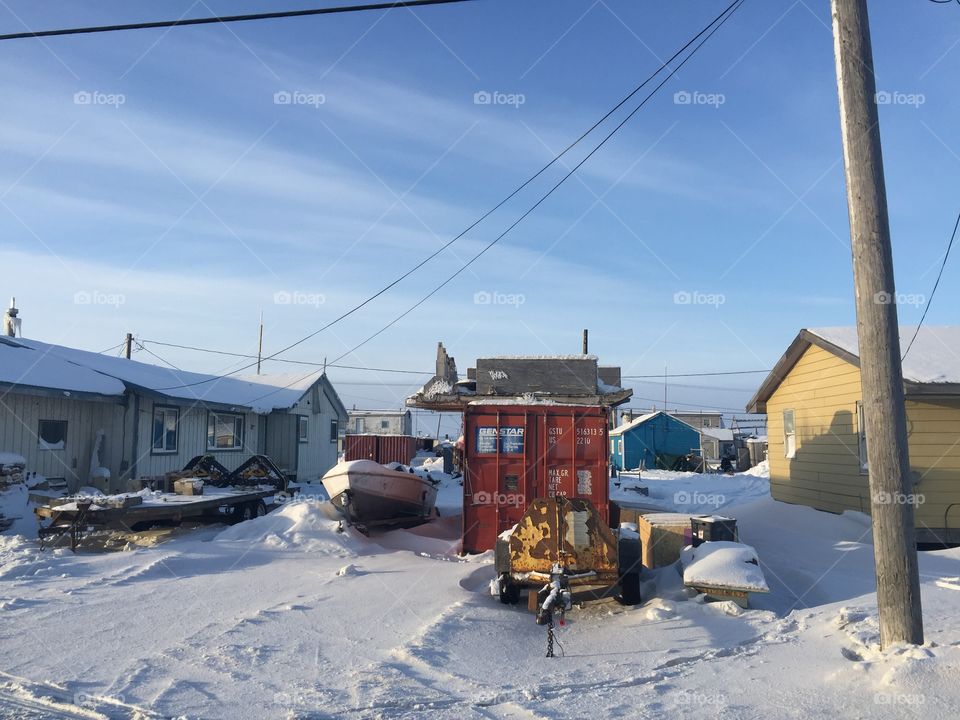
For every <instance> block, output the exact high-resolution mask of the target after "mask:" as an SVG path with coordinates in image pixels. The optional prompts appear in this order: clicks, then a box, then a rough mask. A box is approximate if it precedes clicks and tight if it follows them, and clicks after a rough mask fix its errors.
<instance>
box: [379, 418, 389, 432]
mask: <svg viewBox="0 0 960 720" xmlns="http://www.w3.org/2000/svg"><path fill="white" fill-rule="evenodd" d="M380 429H381V430H388V429H390V421H389V420H381V421H380Z"/></svg>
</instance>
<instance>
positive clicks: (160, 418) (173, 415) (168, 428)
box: [152, 406, 180, 453]
mask: <svg viewBox="0 0 960 720" xmlns="http://www.w3.org/2000/svg"><path fill="white" fill-rule="evenodd" d="M179 423H180V410H179V408H173V407H158V406H154V408H153V446H152V451H153V452H154V453H175V452H176V451H177V434H178V433H177V429H178V425H179Z"/></svg>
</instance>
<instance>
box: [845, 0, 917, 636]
mask: <svg viewBox="0 0 960 720" xmlns="http://www.w3.org/2000/svg"><path fill="white" fill-rule="evenodd" d="M831 4H832V10H833V36H834V50H835V53H836V63H837V85H838V87H839V91H840V126H841V130H842V134H843V157H844V164H845V167H846V179H847V205H848V209H849V213H850V241H851V247H852V250H853V276H854V283H855V285H856V306H857V334H858V336H859V338H860V376H861V386H862V393H863V409H864V413H865V427H866V436H867V460H868V463H869V473H870V496H871V503H870V507H871V516H872V518H873V549H874V556H875V560H876V570H877V605H878V608H879V612H880V644H881V646H882V647H889V646H890V645H891V644H894V643H900V642H905V643H913V644H918V645H919V644H921V643H923V617H922V615H921V610H920V576H919V573H918V570H917V546H916V539H915V529H914V519H913V512H914V510H913V504H912V502H911V499H912V497H913V495H912V494H911V483H910V457H909V454H908V449H907V418H906V409H905V406H904V393H903V368H902V367H901V363H900V334H899V327H898V322H897V304H896V289H895V287H894V282H893V253H892V250H891V247H890V223H889V220H888V218H887V196H886V188H885V184H884V177H883V156H882V153H881V150H880V125H879V117H878V114H877V103H876V93H877V88H876V80H875V78H874V74H873V50H872V48H871V44H870V26H869V21H868V18H867V2H866V0H831Z"/></svg>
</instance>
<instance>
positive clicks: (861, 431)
mask: <svg viewBox="0 0 960 720" xmlns="http://www.w3.org/2000/svg"><path fill="white" fill-rule="evenodd" d="M857 444H858V446H859V449H860V472H866V471H867V467H868V462H867V424H866V420H865V419H864V417H863V403H862V402H860V401H857Z"/></svg>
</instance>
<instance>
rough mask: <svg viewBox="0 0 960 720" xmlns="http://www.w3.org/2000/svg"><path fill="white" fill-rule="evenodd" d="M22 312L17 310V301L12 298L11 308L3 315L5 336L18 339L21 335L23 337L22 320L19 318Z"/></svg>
mask: <svg viewBox="0 0 960 720" xmlns="http://www.w3.org/2000/svg"><path fill="white" fill-rule="evenodd" d="M19 313H20V311H19V310H17V299H16V298H10V308H9V309H8V310H7V312H6V313H4V315H3V334H4V335H6V336H7V337H16V336H17V335H20V337H23V333H22V331H21V330H20V318H19V317H17V316H18V315H19Z"/></svg>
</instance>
